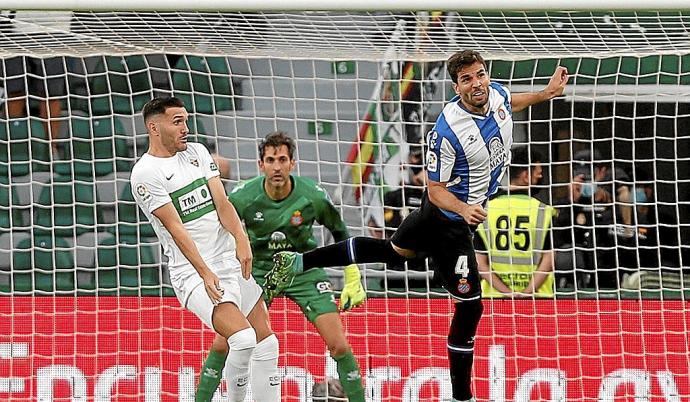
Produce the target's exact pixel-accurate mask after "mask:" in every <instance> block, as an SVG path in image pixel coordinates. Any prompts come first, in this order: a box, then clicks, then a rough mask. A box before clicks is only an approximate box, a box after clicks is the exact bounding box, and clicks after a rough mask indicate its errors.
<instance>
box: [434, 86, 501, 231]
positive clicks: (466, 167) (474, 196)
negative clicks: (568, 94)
mask: <svg viewBox="0 0 690 402" xmlns="http://www.w3.org/2000/svg"><path fill="white" fill-rule="evenodd" d="M427 143H428V145H429V151H428V152H427V155H426V157H427V160H426V168H427V173H428V175H429V180H432V181H436V182H441V183H446V188H447V189H448V191H450V192H451V193H452V194H453V195H455V196H456V197H457V198H458V199H459V200H460V201H463V202H465V203H467V204H470V205H475V204H479V205H482V204H484V203H485V201H486V200H487V198H488V197H489V196H491V195H492V194H493V193H495V192H496V190H497V189H498V185H499V183H500V181H501V178H502V177H503V174H504V173H505V171H506V169H507V168H508V164H509V163H510V147H511V145H512V143H513V111H512V108H511V105H510V92H509V91H508V89H507V88H505V87H504V86H502V85H500V84H497V83H491V84H490V86H489V111H488V112H487V114H486V115H477V114H474V113H470V112H468V111H467V110H466V109H465V108H463V107H462V105H461V103H460V100H459V97H457V96H456V97H454V98H453V99H451V101H450V102H448V104H446V106H445V107H444V108H443V111H442V112H441V114H440V115H439V117H438V119H437V120H436V125H435V126H434V128H433V130H431V131H430V132H429V134H428V137H427ZM441 211H442V212H443V213H444V214H445V215H446V216H448V217H449V218H450V219H453V220H462V219H463V218H462V217H461V216H460V215H458V214H456V213H455V212H451V211H446V210H443V209H442V210H441Z"/></svg>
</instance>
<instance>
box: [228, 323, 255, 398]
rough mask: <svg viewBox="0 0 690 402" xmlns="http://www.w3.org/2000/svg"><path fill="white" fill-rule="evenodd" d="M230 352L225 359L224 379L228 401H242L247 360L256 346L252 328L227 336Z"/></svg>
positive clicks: (247, 371) (244, 393) (245, 381)
mask: <svg viewBox="0 0 690 402" xmlns="http://www.w3.org/2000/svg"><path fill="white" fill-rule="evenodd" d="M228 346H229V347H230V352H229V353H228V358H227V360H225V380H226V381H227V383H228V396H229V397H230V402H243V401H244V397H245V395H246V394H247V383H248V382H249V360H250V359H251V357H252V352H253V351H254V347H256V332H254V328H246V329H243V330H241V331H237V332H235V333H234V334H232V335H231V336H230V337H229V338H228Z"/></svg>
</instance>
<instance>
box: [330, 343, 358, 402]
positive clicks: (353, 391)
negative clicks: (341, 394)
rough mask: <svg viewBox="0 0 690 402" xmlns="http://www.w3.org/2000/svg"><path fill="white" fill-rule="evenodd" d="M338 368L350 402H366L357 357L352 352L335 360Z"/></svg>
mask: <svg viewBox="0 0 690 402" xmlns="http://www.w3.org/2000/svg"><path fill="white" fill-rule="evenodd" d="M333 359H334V360H335V362H336V364H337V367H338V377H340V385H342V386H343V391H345V395H347V400H348V401H350V402H364V387H362V375H361V374H360V373H359V366H358V365H357V360H355V355H353V354H352V352H347V353H346V354H344V355H342V356H338V357H334V358H333Z"/></svg>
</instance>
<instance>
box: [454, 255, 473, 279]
mask: <svg viewBox="0 0 690 402" xmlns="http://www.w3.org/2000/svg"><path fill="white" fill-rule="evenodd" d="M455 273H456V274H457V275H462V277H463V278H467V276H468V275H469V274H470V267H469V266H467V256H466V255H461V256H458V262H456V263H455Z"/></svg>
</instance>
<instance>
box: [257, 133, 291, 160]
mask: <svg viewBox="0 0 690 402" xmlns="http://www.w3.org/2000/svg"><path fill="white" fill-rule="evenodd" d="M281 145H285V146H286V147H287V149H288V155H289V156H290V160H293V159H295V156H294V155H295V148H296V146H295V140H293V139H292V138H291V137H290V136H289V135H288V134H287V133H286V132H285V131H274V132H272V133H270V134H268V135H267V136H266V137H265V138H264V139H263V140H261V142H260V143H259V160H264V155H265V154H266V147H273V148H276V149H277V148H280V146H281Z"/></svg>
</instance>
